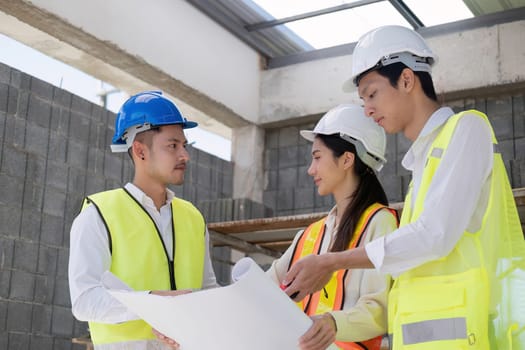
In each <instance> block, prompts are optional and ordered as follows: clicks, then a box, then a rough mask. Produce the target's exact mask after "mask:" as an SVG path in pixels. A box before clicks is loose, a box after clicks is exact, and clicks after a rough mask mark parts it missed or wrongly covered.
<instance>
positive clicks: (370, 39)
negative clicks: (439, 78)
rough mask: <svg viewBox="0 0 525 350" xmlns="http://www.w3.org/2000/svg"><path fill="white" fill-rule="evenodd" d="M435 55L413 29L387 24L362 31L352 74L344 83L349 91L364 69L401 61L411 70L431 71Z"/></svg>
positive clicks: (355, 53) (435, 59)
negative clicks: (366, 31) (363, 32)
mask: <svg viewBox="0 0 525 350" xmlns="http://www.w3.org/2000/svg"><path fill="white" fill-rule="evenodd" d="M436 61H437V56H436V55H435V54H434V53H433V52H432V50H431V49H430V48H429V47H428V45H427V43H426V42H425V40H424V39H423V38H422V37H421V35H419V33H417V32H415V31H414V30H412V29H409V28H406V27H402V26H396V25H389V26H382V27H379V28H376V29H373V30H371V31H369V32H368V33H365V34H364V35H363V36H362V37H361V38H360V39H359V41H358V42H357V45H356V46H355V48H354V52H353V54H352V77H351V78H350V79H349V80H347V81H346V82H345V83H344V85H343V90H344V91H351V90H352V88H353V86H354V85H357V77H359V76H360V75H361V74H363V73H364V72H366V71H368V70H371V69H373V68H374V67H376V66H377V68H380V67H383V66H387V65H389V64H392V63H397V62H402V63H404V64H405V65H406V66H407V67H408V68H410V69H412V70H413V71H420V72H430V71H431V66H432V65H433V64H434V63H435V62H436Z"/></svg>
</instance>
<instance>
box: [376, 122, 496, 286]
mask: <svg viewBox="0 0 525 350" xmlns="http://www.w3.org/2000/svg"><path fill="white" fill-rule="evenodd" d="M492 164H493V145H492V133H491V130H490V128H489V126H488V125H487V124H486V122H485V121H483V120H482V119H481V118H480V117H479V116H476V115H466V116H464V117H463V118H461V120H460V121H459V122H458V125H457V127H456V130H455V132H454V134H453V136H452V139H451V141H450V144H449V146H448V148H447V151H446V152H445V153H444V155H443V159H442V160H441V164H440V166H439V167H438V169H437V170H436V173H435V175H434V178H433V180H432V183H431V184H430V186H429V188H428V192H427V194H426V198H425V200H424V209H423V211H422V213H421V215H420V216H419V218H418V219H417V220H416V221H414V222H413V223H410V224H408V225H405V226H403V227H401V228H399V229H398V230H396V231H394V232H393V233H392V234H389V235H387V236H385V237H384V238H380V239H378V240H375V241H372V242H370V243H368V244H367V245H366V251H367V255H368V257H369V259H370V260H371V261H372V263H373V264H374V266H375V267H376V269H377V270H379V271H380V272H382V273H386V274H391V275H392V276H394V277H396V276H398V275H399V274H401V273H403V272H405V271H407V270H409V269H412V268H415V267H417V266H420V265H422V264H424V263H425V262H428V261H430V260H434V259H438V258H441V257H443V256H446V255H447V254H448V253H449V252H450V251H451V250H452V249H453V247H454V246H455V245H456V243H457V242H458V241H459V239H460V237H461V235H462V234H463V232H464V231H465V230H466V229H467V227H469V226H471V225H472V222H471V221H472V220H473V219H475V218H476V215H475V213H476V212H479V211H480V210H484V207H483V206H486V203H484V201H483V200H482V197H483V196H482V193H483V192H484V189H485V187H486V186H488V181H489V175H490V172H491V171H492ZM414 195H415V194H414ZM480 207H483V208H480ZM477 216H479V215H477ZM473 226H476V225H473Z"/></svg>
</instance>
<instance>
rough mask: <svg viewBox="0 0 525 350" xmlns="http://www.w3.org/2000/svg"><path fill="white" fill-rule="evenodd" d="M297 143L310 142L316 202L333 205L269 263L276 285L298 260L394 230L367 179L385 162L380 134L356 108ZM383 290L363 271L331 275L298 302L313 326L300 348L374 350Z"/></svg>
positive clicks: (385, 281) (333, 114) (331, 117)
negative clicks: (330, 198) (324, 200)
mask: <svg viewBox="0 0 525 350" xmlns="http://www.w3.org/2000/svg"><path fill="white" fill-rule="evenodd" d="M301 136H302V137H304V138H305V139H307V140H308V141H311V142H312V152H311V153H312V161H311V164H310V167H309V168H308V174H309V175H310V176H311V177H312V178H313V180H314V183H315V185H316V186H317V191H318V193H319V195H321V196H327V195H332V196H333V198H334V200H335V203H336V205H335V206H334V207H333V208H332V210H330V213H329V214H328V216H327V217H325V218H323V219H321V220H319V221H317V222H315V223H313V224H311V225H310V226H309V227H307V228H306V229H305V230H301V231H299V232H298V233H297V235H296V236H295V239H294V241H293V242H292V244H291V245H290V247H289V248H288V249H287V250H286V252H285V253H284V254H283V256H282V257H281V258H279V259H277V260H275V261H274V262H273V264H272V266H271V268H270V269H269V270H268V272H267V273H268V275H269V276H270V277H271V278H272V279H273V280H274V281H275V282H276V283H279V284H280V283H281V281H282V280H283V279H284V276H285V275H286V272H287V271H288V270H289V268H290V266H293V265H294V263H295V262H296V261H298V260H299V259H300V258H301V257H304V256H308V255H312V254H324V253H327V252H339V251H344V250H346V249H349V248H353V247H362V246H364V245H365V244H366V243H368V242H370V241H372V240H374V239H376V238H379V237H381V236H383V235H384V234H386V233H388V232H391V231H393V230H395V229H396V228H397V223H398V222H397V213H396V212H395V210H393V209H390V208H388V207H387V205H388V200H387V197H386V194H385V191H384V190H383V187H382V186H381V184H380V182H379V180H378V179H377V176H376V174H375V172H376V171H379V170H380V169H381V168H382V167H383V164H384V163H385V162H386V159H385V147H386V136H385V132H384V131H383V129H382V128H381V127H380V126H378V125H377V124H375V123H374V122H373V121H372V120H371V119H369V118H367V117H366V116H365V114H364V110H363V108H362V107H360V106H357V105H351V104H343V105H339V106H337V107H335V108H333V109H331V110H330V111H329V112H328V113H326V114H325V115H324V116H323V117H322V118H321V120H319V122H318V123H317V125H316V126H315V128H314V129H313V130H302V131H301ZM390 285H391V279H390V277H389V276H385V275H381V274H380V273H379V272H377V271H375V270H371V269H368V270H366V269H357V270H353V271H349V270H345V269H341V270H339V271H337V272H336V273H334V274H333V275H332V276H331V277H330V279H329V280H327V281H325V284H324V286H323V290H322V291H318V292H316V293H313V294H310V295H306V296H305V297H304V298H302V299H301V300H299V302H298V304H299V307H300V308H301V309H302V310H303V311H304V312H305V313H306V314H307V315H309V316H310V317H311V318H312V319H313V321H314V323H313V325H312V327H311V328H310V330H309V331H308V332H307V333H306V334H305V335H304V336H303V337H302V338H301V339H300V341H299V345H300V348H301V349H303V350H311V349H326V347H327V346H328V345H329V344H331V343H332V342H335V345H336V346H337V347H338V348H339V349H370V350H379V349H381V344H382V343H383V336H384V335H386V332H387V307H386V306H387V295H388V291H389V290H390ZM282 287H283V288H286V286H285V285H283V286H282ZM384 342H386V339H384Z"/></svg>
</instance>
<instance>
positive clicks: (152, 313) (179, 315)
mask: <svg viewBox="0 0 525 350" xmlns="http://www.w3.org/2000/svg"><path fill="white" fill-rule="evenodd" d="M107 274H108V275H107V276H104V278H103V284H104V286H105V287H106V288H107V289H108V291H109V293H111V295H113V296H114V297H115V298H117V299H118V300H119V301H120V302H122V303H123V304H124V305H126V306H127V307H128V308H129V309H130V310H131V311H133V312H134V313H136V314H137V315H138V316H140V317H141V318H142V319H144V320H145V321H146V322H148V323H149V324H150V325H151V326H152V327H153V328H155V329H157V330H158V331H160V332H161V333H163V334H165V335H167V336H168V337H170V338H173V339H175V340H176V341H177V342H178V343H179V344H181V348H182V350H203V349H218V350H247V349H250V350H269V349H271V350H288V349H297V348H298V346H297V343H298V339H299V337H300V336H301V335H302V334H304V332H305V331H306V330H307V329H308V328H309V327H310V325H311V324H312V321H311V320H310V318H309V317H308V316H306V315H305V314H304V313H303V312H302V311H301V310H300V309H299V308H298V307H297V306H296V305H295V304H294V302H293V301H292V300H291V299H290V298H289V297H288V296H287V295H286V294H285V293H284V292H283V291H281V290H280V288H279V287H278V286H277V285H275V283H274V282H273V281H272V280H271V279H270V278H269V277H268V276H266V274H265V273H264V271H262V269H261V268H260V267H259V266H258V265H257V264H256V263H255V262H254V261H253V260H252V259H250V258H243V259H241V260H239V261H238V262H237V264H235V266H234V268H233V270H232V279H233V280H234V281H235V282H234V283H233V284H231V285H229V286H226V287H220V288H215V289H208V290H203V291H198V292H193V293H190V294H185V295H179V296H176V297H162V296H158V295H152V294H145V293H143V292H133V291H130V290H129V289H128V288H127V286H126V285H125V284H123V283H122V282H121V281H120V280H118V279H117V278H116V277H115V276H114V275H112V274H111V273H109V272H108V273H107ZM330 349H337V348H336V347H335V346H332V347H330Z"/></svg>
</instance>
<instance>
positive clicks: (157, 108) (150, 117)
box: [112, 91, 197, 145]
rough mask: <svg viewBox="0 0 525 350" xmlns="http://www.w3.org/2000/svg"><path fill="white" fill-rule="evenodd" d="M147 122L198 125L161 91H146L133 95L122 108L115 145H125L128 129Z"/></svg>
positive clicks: (117, 120) (115, 135)
mask: <svg viewBox="0 0 525 350" xmlns="http://www.w3.org/2000/svg"><path fill="white" fill-rule="evenodd" d="M146 124H148V125H149V126H150V127H156V126H161V125H172V124H180V125H181V126H182V128H183V129H189V128H194V127H196V126H197V123H196V122H192V121H189V120H187V119H186V118H184V117H183V116H182V114H181V112H180V111H179V109H178V108H177V106H176V105H175V103H173V102H172V101H170V100H169V99H167V98H166V97H164V96H162V92H161V91H145V92H141V93H139V94H136V95H134V96H131V97H130V98H129V99H128V100H127V101H126V102H124V104H123V105H122V107H121V108H120V110H119V112H118V114H117V119H116V121H115V134H114V135H113V139H112V143H113V145H125V144H126V140H125V134H126V131H127V130H128V129H129V128H131V127H133V126H135V127H138V126H142V125H146ZM148 129H149V128H148ZM146 130H147V129H146Z"/></svg>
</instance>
